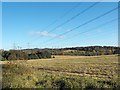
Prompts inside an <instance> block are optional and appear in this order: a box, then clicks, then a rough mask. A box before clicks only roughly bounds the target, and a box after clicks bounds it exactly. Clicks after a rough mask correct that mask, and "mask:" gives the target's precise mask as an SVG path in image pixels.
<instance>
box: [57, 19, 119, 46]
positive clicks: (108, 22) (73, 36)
mask: <svg viewBox="0 0 120 90" xmlns="http://www.w3.org/2000/svg"><path fill="white" fill-rule="evenodd" d="M119 19H120V18H119ZM116 20H118V18H115V19H112V20H110V21H107V22H105V23H103V24H101V25H99V26H97V27H94V28H92V29H88V30H86V31H84V32H80V33H77V34H74V35H72V36H71V37H69V38H67V39H66V40H65V41H68V40H70V39H73V38H75V37H77V36H79V35H82V34H84V33H87V32H90V31H94V30H96V29H98V28H101V27H103V26H105V25H107V24H110V23H112V22H114V21H116ZM58 43H59V42H57V44H58Z"/></svg>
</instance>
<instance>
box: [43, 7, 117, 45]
mask: <svg viewBox="0 0 120 90" xmlns="http://www.w3.org/2000/svg"><path fill="white" fill-rule="evenodd" d="M118 8H119V7H116V8H114V9H112V10H110V11H108V12H106V13H104V14H102V15H100V16H97V17H95V18H93V19H91V20H88V21H87V22H85V23H83V24H81V25H79V26H77V27H75V28H73V29H71V30H69V31H66V32H64V33H62V34H60V35H57V36H55V37H53V38H51V39H49V40H47V41H45V42H43V43H47V42H50V41H51V40H54V39H56V38H58V37H61V36H63V35H65V34H67V33H69V32H72V31H74V30H76V29H78V28H80V27H82V26H85V25H86V24H89V23H91V22H93V21H95V20H97V19H99V18H101V17H103V16H105V15H107V14H109V13H111V12H113V11H115V10H117V9H118Z"/></svg>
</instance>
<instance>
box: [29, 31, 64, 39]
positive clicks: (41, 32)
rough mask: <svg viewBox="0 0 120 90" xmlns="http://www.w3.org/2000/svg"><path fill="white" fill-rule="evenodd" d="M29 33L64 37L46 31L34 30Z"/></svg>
mask: <svg viewBox="0 0 120 90" xmlns="http://www.w3.org/2000/svg"><path fill="white" fill-rule="evenodd" d="M29 34H30V35H33V36H35V35H37V36H44V37H56V38H64V37H63V36H58V37H57V35H56V34H53V33H49V32H47V31H36V32H35V31H34V32H30V33H29Z"/></svg>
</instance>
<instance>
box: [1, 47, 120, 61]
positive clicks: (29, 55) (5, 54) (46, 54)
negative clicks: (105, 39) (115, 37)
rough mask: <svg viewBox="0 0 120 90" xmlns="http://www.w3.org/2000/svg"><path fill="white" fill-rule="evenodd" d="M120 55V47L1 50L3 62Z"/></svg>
mask: <svg viewBox="0 0 120 90" xmlns="http://www.w3.org/2000/svg"><path fill="white" fill-rule="evenodd" d="M112 54H120V47H114V46H88V47H71V48H45V49H39V48H34V49H22V50H9V51H5V50H1V57H2V60H29V59H41V58H51V55H74V56H97V55H112Z"/></svg>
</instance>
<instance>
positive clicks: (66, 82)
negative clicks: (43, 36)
mask: <svg viewBox="0 0 120 90" xmlns="http://www.w3.org/2000/svg"><path fill="white" fill-rule="evenodd" d="M1 64H3V66H2V69H3V78H2V80H3V88H54V89H64V88H69V89H70V88H76V89H77V88H81V89H83V88H85V89H92V88H111V89H113V88H114V89H118V88H119V85H120V83H119V80H118V73H119V70H118V69H119V68H118V67H119V66H118V56H117V55H106V56H105V55H103V56H55V58H51V59H39V60H29V61H28V60H18V61H14V60H13V61H9V62H7V61H2V62H1Z"/></svg>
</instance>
